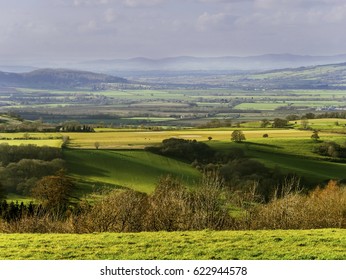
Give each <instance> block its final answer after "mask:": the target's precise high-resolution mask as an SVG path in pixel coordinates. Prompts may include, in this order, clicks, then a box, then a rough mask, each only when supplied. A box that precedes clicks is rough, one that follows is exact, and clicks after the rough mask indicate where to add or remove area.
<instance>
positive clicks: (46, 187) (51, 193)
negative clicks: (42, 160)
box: [32, 172, 74, 208]
mask: <svg viewBox="0 0 346 280" xmlns="http://www.w3.org/2000/svg"><path fill="white" fill-rule="evenodd" d="M73 186H74V184H73V181H72V180H71V179H70V178H69V177H67V176H65V175H64V174H63V172H59V173H58V174H57V175H53V176H45V177H43V178H42V179H41V180H39V181H38V182H37V183H36V186H35V187H34V188H33V189H32V195H33V197H34V198H36V199H38V200H39V201H41V203H42V204H43V205H44V206H45V207H47V208H60V207H64V206H66V205H67V204H68V200H69V198H70V197H71V196H70V192H71V190H72V188H73Z"/></svg>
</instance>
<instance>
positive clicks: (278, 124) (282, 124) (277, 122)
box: [272, 118, 288, 128]
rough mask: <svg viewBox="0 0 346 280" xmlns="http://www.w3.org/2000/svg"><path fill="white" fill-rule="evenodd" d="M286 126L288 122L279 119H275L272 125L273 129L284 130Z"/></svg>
mask: <svg viewBox="0 0 346 280" xmlns="http://www.w3.org/2000/svg"><path fill="white" fill-rule="evenodd" d="M287 125H288V120H287V119H280V118H275V119H274V121H273V124H272V127H273V128H284V127H287Z"/></svg>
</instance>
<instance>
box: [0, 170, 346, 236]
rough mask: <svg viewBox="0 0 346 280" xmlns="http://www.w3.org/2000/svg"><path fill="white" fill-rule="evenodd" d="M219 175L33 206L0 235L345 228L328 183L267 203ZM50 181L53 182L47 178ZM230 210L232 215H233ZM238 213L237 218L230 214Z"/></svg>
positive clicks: (341, 202)
mask: <svg viewBox="0 0 346 280" xmlns="http://www.w3.org/2000/svg"><path fill="white" fill-rule="evenodd" d="M220 178H221V177H219V176H218V174H217V173H215V172H214V173H213V172H211V173H208V174H206V175H205V177H204V179H203V180H202V182H201V184H200V186H199V187H198V188H196V189H194V190H188V189H187V188H185V187H184V186H183V185H182V184H181V182H180V181H178V180H176V179H174V178H172V177H169V176H168V177H163V178H161V179H160V181H159V182H158V184H157V188H156V190H155V191H154V193H153V194H151V195H148V194H144V193H140V192H136V191H134V190H114V191H111V192H110V193H108V194H107V195H105V196H104V197H103V198H102V199H100V200H99V201H97V202H95V203H94V204H93V205H91V204H89V203H88V202H86V201H83V202H81V203H80V204H79V205H78V207H75V208H73V209H67V210H66V211H65V212H64V213H61V209H58V210H59V211H60V212H59V211H58V210H57V208H51V209H47V208H44V207H42V206H40V207H36V208H35V210H34V211H33V212H32V213H31V214H30V215H29V214H25V213H24V212H23V213H24V214H22V215H20V216H15V217H16V218H14V219H8V220H5V219H0V231H1V232H40V233H42V232H47V233H50V232H60V233H91V232H140V231H180V230H202V229H213V230H243V229H313V228H346V188H345V187H344V186H340V185H338V183H337V182H336V181H330V182H329V183H328V185H327V186H325V187H317V188H316V189H315V190H313V191H311V192H310V193H309V194H303V193H301V191H300V189H299V180H298V179H297V178H291V179H288V180H287V181H285V182H284V184H283V186H280V188H278V189H280V193H275V194H274V195H273V198H272V200H271V201H270V202H268V203H264V202H263V201H261V198H260V196H257V195H256V186H257V184H256V182H254V183H253V185H252V186H249V188H248V191H247V192H245V193H244V192H239V191H236V192H231V191H229V190H227V189H226V188H225V187H224V184H223V180H222V179H220ZM51 179H52V178H51ZM231 207H232V208H233V210H231ZM235 208H236V209H238V210H237V211H236V213H235V212H234V209H235Z"/></svg>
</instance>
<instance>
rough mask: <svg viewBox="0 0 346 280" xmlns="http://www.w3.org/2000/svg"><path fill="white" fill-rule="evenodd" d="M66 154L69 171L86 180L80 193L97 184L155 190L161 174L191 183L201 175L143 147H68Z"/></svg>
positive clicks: (191, 168) (184, 164) (78, 179)
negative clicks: (84, 148)
mask: <svg viewBox="0 0 346 280" xmlns="http://www.w3.org/2000/svg"><path fill="white" fill-rule="evenodd" d="M64 158H65V160H66V162H67V168H68V171H69V174H70V175H72V176H73V177H74V178H75V179H76V180H77V181H78V182H82V184H81V188H79V191H78V192H80V193H83V192H90V191H91V189H90V187H91V186H93V185H95V186H98V187H99V186H124V187H130V188H132V189H135V190H138V191H142V192H152V191H153V189H154V188H155V185H156V183H157V182H158V179H159V177H161V176H163V175H167V174H171V175H173V176H175V177H177V178H179V179H181V180H182V181H183V182H185V183H186V184H189V185H192V184H194V183H195V182H197V181H198V180H199V178H200V173H199V172H198V171H197V170H196V169H194V168H193V167H191V166H190V165H188V164H186V163H183V162H180V161H177V160H174V159H169V158H166V157H163V156H159V155H155V154H152V153H149V152H146V151H140V150H128V151H112V150H64ZM80 193H79V194H80Z"/></svg>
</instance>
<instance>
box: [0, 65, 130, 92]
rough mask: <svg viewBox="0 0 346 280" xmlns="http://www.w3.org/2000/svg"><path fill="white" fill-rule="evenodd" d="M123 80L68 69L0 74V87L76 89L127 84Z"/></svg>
mask: <svg viewBox="0 0 346 280" xmlns="http://www.w3.org/2000/svg"><path fill="white" fill-rule="evenodd" d="M127 82H128V81H127V80H126V79H123V78H119V77H114V76H110V75H105V74H98V73H93V72H86V71H77V70H69V69H39V70H34V71H31V72H27V73H10V72H0V86H12V87H32V88H78V87H86V86H97V85H100V84H102V83H127Z"/></svg>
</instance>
